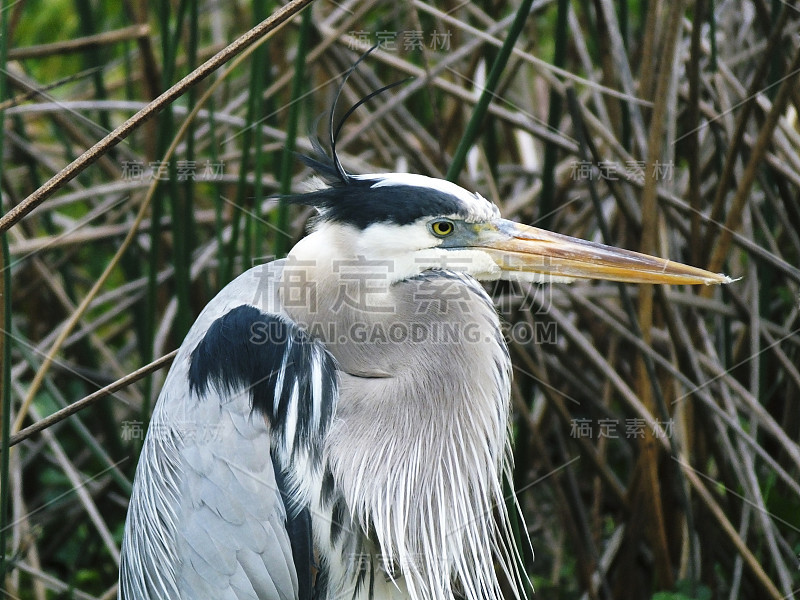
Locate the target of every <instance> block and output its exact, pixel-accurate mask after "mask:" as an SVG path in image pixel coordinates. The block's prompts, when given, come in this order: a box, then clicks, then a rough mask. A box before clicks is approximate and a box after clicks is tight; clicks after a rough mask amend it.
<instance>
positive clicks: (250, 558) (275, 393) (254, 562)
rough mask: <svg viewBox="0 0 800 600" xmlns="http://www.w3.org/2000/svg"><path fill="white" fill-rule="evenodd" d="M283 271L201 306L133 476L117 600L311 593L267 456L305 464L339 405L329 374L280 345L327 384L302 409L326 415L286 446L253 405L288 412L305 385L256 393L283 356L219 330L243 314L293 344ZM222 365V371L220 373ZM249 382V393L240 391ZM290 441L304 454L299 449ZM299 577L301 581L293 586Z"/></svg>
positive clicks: (287, 597) (321, 361)
mask: <svg viewBox="0 0 800 600" xmlns="http://www.w3.org/2000/svg"><path fill="white" fill-rule="evenodd" d="M281 270H282V266H281V264H280V262H279V263H271V264H269V265H262V266H260V267H256V268H255V269H251V270H250V271H248V272H247V273H245V274H243V275H242V276H240V277H238V278H237V279H236V280H234V281H233V282H232V283H231V284H230V285H229V286H227V287H226V288H225V289H224V290H223V291H222V292H220V294H219V295H218V296H217V297H216V298H214V300H212V301H211V302H210V303H209V304H208V306H207V307H206V308H205V309H204V311H203V313H202V314H201V315H200V317H199V318H198V320H197V322H196V323H195V325H194V326H193V327H192V329H191V331H190V332H189V334H188V335H187V337H186V339H185V340H184V343H183V345H182V346H181V349H180V351H179V353H178V356H177V357H176V359H175V363H174V364H173V366H172V368H171V369H170V372H169V374H168V376H167V379H166V381H165V383H164V387H163V389H162V392H161V395H160V397H159V400H158V403H157V404H156V408H155V410H154V413H153V417H152V420H151V424H150V428H149V431H148V434H147V438H146V440H145V444H144V447H143V449H142V455H141V457H140V461H139V465H138V467H137V475H136V480H135V482H134V490H133V495H132V497H131V503H130V506H129V510H128V519H127V521H126V528H125V537H124V540H123V552H122V560H121V566H120V586H119V597H120V598H121V599H125V600H155V599H158V600H162V599H165V598H169V599H172V598H183V599H185V600H206V599H207V600H244V599H248V600H298V598H300V596H301V595H302V597H303V598H306V597H310V592H308V591H304V590H308V585H309V584H308V583H307V581H308V580H307V578H308V577H310V565H308V564H307V563H308V561H307V559H306V560H305V561H304V563H303V564H301V565H299V566H296V565H295V560H296V557H294V556H293V546H292V539H291V538H290V534H289V532H288V531H287V518H288V517H287V507H286V506H285V505H284V498H283V496H282V493H281V490H280V489H279V485H278V483H277V482H276V473H275V466H274V463H273V460H274V454H273V453H274V452H275V451H276V450H275V448H276V443H277V444H278V445H279V447H280V449H281V450H278V452H279V454H280V455H281V457H282V459H283V462H282V463H281V464H282V465H283V467H284V468H287V462H286V460H289V459H290V458H291V457H292V456H294V455H295V452H300V453H301V454H303V453H308V452H311V450H309V448H311V449H313V444H312V442H311V441H309V440H317V439H319V437H320V435H321V434H324V431H325V429H324V428H327V425H328V422H329V420H330V417H331V415H332V412H333V404H334V402H335V395H336V383H335V375H333V373H334V365H333V362H332V359H331V358H330V357H329V355H328V354H327V352H326V351H325V349H324V348H322V347H321V346H319V345H315V344H305V345H303V344H297V343H295V342H296V341H297V339H299V338H296V337H293V338H292V340H293V343H291V344H289V343H287V344H286V349H285V350H284V351H285V352H289V351H290V350H289V347H290V346H291V347H292V350H291V351H292V352H294V353H296V354H293V355H292V356H293V357H299V358H302V359H304V360H309V359H313V361H311V362H313V364H314V368H315V369H316V368H323V367H324V369H325V373H324V375H325V377H326V379H325V381H326V382H327V383H326V388H325V389H326V392H325V395H326V398H325V402H322V401H321V399H319V398H316V397H314V398H308V399H307V400H311V401H312V405H313V406H315V407H319V406H322V407H324V409H325V412H324V414H322V415H320V414H314V413H310V414H309V415H308V417H307V418H308V422H313V423H315V424H317V425H315V427H316V428H317V429H316V430H314V431H312V429H311V428H310V426H306V427H305V428H303V429H298V430H297V433H296V434H295V435H294V436H292V437H291V438H290V437H289V436H287V435H286V434H284V433H283V430H282V429H281V428H278V429H273V428H272V427H279V425H275V422H274V419H275V415H272V414H268V411H267V410H266V409H265V408H264V407H265V406H267V403H265V402H264V401H263V399H262V402H261V404H260V405H258V406H256V405H255V402H256V400H257V398H256V397H255V396H256V392H258V393H261V394H266V395H267V396H268V397H269V398H270V399H271V398H273V397H274V398H275V399H276V403H277V402H278V399H280V401H281V402H289V401H290V398H289V395H290V394H289V393H288V392H287V391H286V390H287V389H291V388H287V386H296V385H298V381H299V380H300V379H298V378H301V377H302V374H299V373H298V374H295V376H294V378H292V377H287V378H286V381H285V382H283V383H281V384H278V383H277V382H276V381H275V380H274V378H273V379H270V380H269V381H268V384H269V385H267V386H266V387H267V388H269V386H270V385H272V386H273V387H272V389H264V388H265V385H264V383H263V382H264V379H265V377H266V376H267V375H269V374H271V373H272V372H273V371H274V370H275V369H276V368H277V366H275V365H273V364H272V363H274V362H275V361H276V360H278V359H279V357H280V356H281V352H282V350H281V346H280V344H277V345H276V344H275V343H271V344H269V345H265V346H263V349H262V348H249V347H248V348H243V347H242V337H243V334H244V335H245V337H246V333H247V331H246V330H242V329H241V323H239V325H240V330H236V331H230V330H229V329H228V330H226V323H225V322H224V317H225V316H226V315H231V314H234V315H236V314H240V315H241V314H244V313H243V312H242V311H241V308H242V307H243V306H249V307H251V309H252V308H256V309H258V311H260V312H261V314H262V315H263V316H264V317H266V318H270V319H273V320H279V321H280V322H281V323H283V324H284V326H285V327H286V328H288V329H290V330H291V331H290V333H292V334H294V333H295V332H294V329H295V328H296V325H294V324H293V323H291V322H290V321H289V320H288V319H287V318H286V315H285V314H284V313H283V311H282V309H281V305H280V301H279V299H278V294H277V291H276V286H275V282H276V281H278V280H279V278H280V274H281ZM237 311H238V312H237ZM245 312H246V313H247V314H250V313H251V312H252V310H250V312H247V311H245ZM240 320H241V319H240ZM233 322H234V324H235V323H236V321H235V318H234V319H233ZM214 327H216V329H215V330H214V331H216V332H217V333H218V334H220V335H219V336H218V337H217V338H216V339H217V341H216V342H215V343H216V344H217V345H218V347H213V348H211V349H210V350H209V353H208V356H206V357H205V358H204V360H206V363H204V366H203V369H201V370H204V372H203V377H205V379H202V378H200V379H202V381H201V383H202V384H203V385H199V384H197V381H199V380H200V379H198V377H197V373H193V372H192V369H193V368H195V367H196V366H197V365H193V359H194V358H195V354H196V352H195V351H196V350H197V349H198V348H199V346H200V345H201V344H202V343H203V342H204V341H205V340H206V339H207V337H208V334H209V331H210V330H212V329H213V328H214ZM229 339H230V343H229ZM226 344H228V345H227V346H226ZM225 352H227V354H226V355H225V356H220V354H224V353H225ZM241 352H245V353H246V354H247V353H250V354H249V357H250V360H251V363H250V365H251V371H258V373H249V372H243V371H242V369H241V368H240V362H239V360H238V359H239V358H240V356H241V354H240V353H241ZM303 353H305V354H303ZM254 354H256V356H255V357H254ZM262 355H263V356H262ZM264 356H266V357H267V358H264ZM218 358H219V359H220V360H222V361H227V362H224V364H222V366H220V365H218V364H216V361H217V359H218ZM299 358H298V359H299ZM278 366H279V365H278ZM215 369H216V370H215ZM225 369H228V371H227V372H226V371H225ZM237 369H238V370H237ZM262 372H263V375H261V374H260V373H262ZM317 375H320V374H317ZM250 376H252V381H247V380H243V379H242V378H243V377H244V378H245V379H247V377H250ZM256 376H258V380H256ZM193 377H194V378H193ZM215 377H216V378H217V379H216V380H215V381H212V379H213V378H215ZM226 377H227V378H228V379H225V378H226ZM220 381H222V383H221V384H220V383H219V382H220ZM209 382H211V383H209ZM240 384H241V385H240ZM279 385H280V386H282V388H283V391H282V390H281V389H278V387H279ZM190 390H191V393H190ZM306 392H308V390H306ZM269 404H270V405H271V401H270V403H269ZM295 404H296V403H295ZM276 405H277V404H276ZM281 407H282V411H283V412H282V413H281V414H286V412H285V409H286V406H285V405H281ZM254 408H255V409H257V410H254ZM290 408H293V409H297V406H294V407H290ZM271 423H272V427H271ZM319 423H321V425H319ZM276 432H279V433H280V435H281V436H282V437H281V438H277V442H276V439H273V438H274V437H275V436H276V435H278V433H276ZM298 440H299V441H300V442H302V448H301V447H299V446H297V443H296V442H297V441H298ZM298 448H299V449H298ZM284 449H285V450H284ZM303 455H304V456H306V457H308V456H309V455H308V454H303ZM304 460H307V458H306V459H304ZM284 491H285V490H284ZM293 510H295V508H294V507H293ZM307 533H308V532H307ZM308 535H309V536H310V533H308ZM298 568H303V570H304V573H303V575H302V577H303V580H302V581H300V582H299V581H298V572H297V569H298ZM307 570H308V571H309V573H305V571H307Z"/></svg>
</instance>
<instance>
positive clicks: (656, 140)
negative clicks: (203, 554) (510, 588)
mask: <svg viewBox="0 0 800 600" xmlns="http://www.w3.org/2000/svg"><path fill="white" fill-rule="evenodd" d="M2 5H3V10H2V13H0V14H2V19H3V21H2V24H3V25H2V27H3V30H2V42H0V60H1V61H2V62H3V63H4V69H3V71H2V76H0V93H1V94H2V95H1V96H0V101H1V102H2V105H0V107H2V123H3V127H2V158H3V160H2V172H1V173H0V184H1V185H2V203H3V212H6V211H8V210H10V209H11V208H12V207H14V206H17V205H19V204H20V203H21V202H23V201H24V199H25V198H26V197H28V196H29V195H30V194H31V193H33V192H34V191H35V190H36V189H37V188H39V187H40V186H42V185H43V184H44V183H45V182H47V181H48V180H49V179H50V178H51V177H52V176H54V175H55V174H56V173H58V171H59V170H61V169H62V168H63V167H64V166H65V165H67V164H69V163H70V161H72V160H74V159H75V158H76V157H79V156H80V155H81V154H82V153H83V152H84V151H85V150H86V149H87V148H89V147H90V146H91V145H92V144H94V143H95V142H96V141H97V140H99V139H101V138H102V137H104V136H105V135H106V134H107V133H108V132H109V131H110V130H112V129H113V128H114V127H116V126H117V125H119V124H121V123H122V122H123V121H124V120H125V119H127V118H129V117H131V115H133V114H134V113H136V111H138V110H140V109H142V108H144V107H145V106H146V105H147V104H148V103H149V102H151V101H152V100H153V99H154V98H156V97H157V96H158V95H159V94H160V93H161V92H162V91H163V90H165V89H167V88H168V87H169V86H171V85H173V84H174V83H175V82H177V81H178V80H180V78H181V77H183V76H184V75H186V74H187V73H190V72H191V71H192V70H193V69H195V68H196V67H197V66H198V65H200V64H202V63H203V62H204V61H205V60H207V59H208V58H209V57H211V56H212V55H213V54H214V53H215V52H217V51H219V50H220V49H222V48H223V47H224V46H226V45H227V44H229V43H230V42H231V41H233V40H235V39H236V38H237V37H238V36H240V35H241V34H243V33H245V32H246V31H247V30H248V29H249V28H250V27H252V26H253V25H255V24H257V23H259V22H260V21H262V20H263V19H265V18H266V17H267V16H269V15H270V14H272V13H273V12H274V11H275V10H277V8H278V7H279V4H277V3H275V2H267V1H266V0H252V2H244V1H229V2H211V1H204V0H180V1H178V0H173V1H171V0H153V1H152V2H142V1H139V0H123V1H122V2H116V1H114V2H112V1H109V0H19V1H17V2H3V3H2ZM517 15H520V16H521V17H520V20H518V22H519V23H521V24H522V25H523V27H522V28H521V30H520V31H519V32H518V33H517V32H513V33H512V31H513V22H514V20H515V17H516V16H517ZM522 18H524V20H522ZM799 27H800V12H798V9H797V7H796V5H795V4H794V3H792V2H783V1H776V0H772V1H768V0H753V1H728V0H717V1H716V2H712V1H710V0H694V1H691V2H686V1H682V0H673V1H669V2H667V1H665V0H650V1H649V2H645V1H638V0H594V1H589V0H580V1H578V0H576V1H572V2H569V1H566V0H535V1H533V2H529V1H528V0H525V1H519V0H510V1H509V0H497V1H494V0H481V1H479V2H475V3H472V2H460V1H457V0H438V1H436V2H429V1H423V0H409V1H407V2H384V1H379V0H366V1H361V0H358V1H355V0H343V1H341V2H339V1H337V2H333V1H331V0H317V1H316V2H314V3H313V4H312V5H311V6H310V7H309V8H307V9H306V10H305V12H304V13H302V15H301V16H297V17H295V18H294V19H292V20H290V21H289V22H288V23H287V24H286V26H284V27H282V28H280V29H279V30H276V31H275V32H274V33H273V34H272V35H271V36H269V38H268V39H266V41H264V43H262V44H260V45H258V46H257V47H256V48H255V50H254V51H252V53H249V54H247V55H246V56H242V57H241V58H236V59H234V60H231V61H229V62H228V63H227V64H226V65H224V66H223V68H222V69H220V70H218V71H216V72H215V73H214V74H212V75H211V76H210V77H208V78H207V79H205V80H203V81H202V82H201V83H200V84H199V85H196V86H194V87H192V88H189V89H185V90H184V92H183V93H182V94H181V95H180V97H179V98H178V99H177V100H175V101H174V102H172V103H171V104H170V105H169V106H168V107H167V108H166V109H165V110H163V111H161V112H160V113H159V114H158V115H157V116H156V117H155V118H153V119H151V120H149V121H147V122H146V123H144V124H143V125H141V126H140V127H138V128H137V129H136V130H135V131H134V132H133V133H132V134H131V135H129V136H128V137H126V138H125V139H124V140H122V141H121V143H119V144H118V145H116V146H115V147H114V148H113V149H110V150H108V151H106V152H104V153H103V154H102V155H101V156H99V158H98V159H97V161H96V162H95V163H94V164H93V165H91V166H90V167H89V168H87V169H85V170H84V171H83V172H81V173H80V174H79V175H78V176H77V177H76V178H75V179H73V180H72V181H70V182H69V183H67V184H66V185H63V186H60V188H59V189H58V190H57V192H56V193H54V194H52V195H50V196H49V198H48V199H47V200H46V201H45V202H44V203H42V204H41V205H40V206H39V207H38V208H37V209H36V210H34V211H33V212H31V213H30V214H29V215H27V216H26V217H25V218H21V219H17V220H15V223H14V225H13V227H11V228H10V229H9V230H8V232H7V233H6V234H5V238H4V240H5V241H4V245H5V248H6V250H7V251H6V253H5V254H4V260H3V268H2V271H1V272H2V276H3V282H2V284H3V286H4V291H3V298H4V299H5V303H4V305H3V317H4V323H5V324H4V326H3V331H4V332H5V336H4V337H3V344H4V346H3V347H4V352H5V357H6V358H5V362H4V364H5V365H6V367H7V368H6V369H5V370H4V376H3V381H2V389H3V394H4V404H3V421H4V424H5V425H6V431H5V432H4V436H3V442H2V448H0V450H1V451H2V459H3V460H2V466H3V469H2V471H3V473H2V474H3V478H2V490H1V493H2V500H3V504H2V510H0V550H2V551H3V563H2V566H3V569H4V574H3V579H4V583H3V586H2V590H3V591H2V595H3V597H8V598H24V599H29V598H35V599H44V598H81V599H84V598H86V599H88V598H113V597H115V596H116V573H117V565H118V559H119V547H120V541H121V535H122V529H123V523H124V519H125V513H126V505H127V499H128V496H129V493H130V489H131V480H132V477H133V473H134V469H135V466H136V462H137V457H138V452H139V448H140V446H141V443H142V439H143V433H144V431H145V430H146V427H147V422H148V418H149V414H150V411H151V409H152V406H153V402H154V399H155V397H156V396H157V394H158V390H159V386H160V383H161V381H163V377H164V374H165V370H164V369H161V370H159V371H157V372H155V373H152V374H151V375H148V376H146V377H144V378H142V379H139V380H138V381H136V382H134V383H130V384H128V385H120V386H118V387H119V388H120V389H118V390H117V391H115V392H114V393H113V394H111V395H108V396H106V397H104V398H102V399H100V400H98V401H97V402H95V403H93V404H91V405H90V406H89V407H88V408H86V409H84V410H82V411H81V412H79V413H78V414H76V415H74V416H71V417H69V418H68V419H66V420H63V421H60V422H58V423H57V424H53V425H52V426H48V427H46V428H44V430H43V431H41V432H38V433H35V434H33V435H30V436H29V437H26V438H25V439H24V440H22V441H20V440H19V438H14V440H13V441H14V442H19V443H17V444H16V445H15V446H14V447H13V448H9V443H10V438H9V435H10V434H13V433H17V432H18V431H19V430H20V429H22V428H24V427H26V426H29V425H31V424H32V423H34V422H38V421H40V420H41V419H43V418H45V417H46V416H48V415H50V414H52V413H54V412H55V411H57V410H59V409H60V408H62V407H64V406H66V405H68V404H72V403H74V402H76V401H78V400H79V399H81V398H83V397H85V396H87V395H89V394H91V393H93V392H95V391H96V390H98V389H99V388H101V387H103V386H106V385H108V384H111V383H113V382H115V381H117V380H119V379H121V378H124V377H126V376H127V375H128V374H130V373H132V372H134V371H135V370H137V369H139V368H141V367H142V366H144V365H147V364H148V363H150V362H151V361H153V360H155V359H158V358H159V357H161V356H163V355H165V354H167V353H168V352H170V351H171V350H173V349H174V348H176V347H177V346H178V345H179V344H180V342H181V340H182V338H183V336H184V334H185V333H186V331H187V329H188V327H189V326H190V325H191V323H192V321H193V320H194V317H195V316H196V315H197V313H198V312H199V310H200V309H201V308H202V307H203V305H204V304H205V303H206V302H207V301H208V300H209V299H210V298H211V297H212V296H213V295H214V294H215V292H216V291H218V290H219V289H220V288H221V287H222V286H223V285H224V284H225V283H226V282H228V281H229V280H230V279H232V278H233V277H235V276H236V275H237V274H239V273H240V272H242V271H243V270H244V269H246V268H247V267H249V266H251V265H252V264H254V263H256V262H260V261H263V260H267V259H268V258H269V257H272V256H281V255H283V254H284V253H285V252H286V250H287V248H289V247H290V246H291V244H292V243H294V242H295V241H296V240H298V239H299V238H300V237H301V236H302V235H303V233H304V227H305V223H306V221H307V219H308V217H309V212H308V211H307V210H303V209H300V208H292V209H290V210H287V209H286V208H285V207H283V206H281V204H280V203H279V202H278V201H277V200H276V199H275V198H276V195H277V194H282V193H289V192H295V191H300V190H302V189H303V184H304V182H305V181H306V180H307V179H308V178H309V176H310V175H311V174H310V172H309V171H308V170H307V169H305V168H304V167H303V165H302V163H300V162H299V161H298V160H296V157H295V156H294V154H293V151H295V150H296V151H298V152H301V153H302V152H309V151H310V144H309V142H308V138H307V135H306V134H307V133H308V132H309V131H318V132H319V133H320V135H321V137H322V138H323V139H326V136H327V119H326V118H323V119H322V120H321V121H320V120H318V118H319V117H320V115H325V114H326V111H328V110H329V108H330V106H331V103H332V98H333V95H334V93H335V90H336V87H337V85H338V83H339V82H340V81H341V78H342V76H343V74H344V73H345V72H346V71H347V69H348V68H349V67H350V66H351V65H352V64H353V63H354V61H355V60H356V59H357V57H358V56H359V55H360V54H361V53H363V52H364V51H365V50H366V49H367V48H368V47H370V46H372V45H375V44H377V45H378V48H377V49H376V50H375V51H374V52H373V53H372V54H371V55H370V57H369V58H368V59H367V60H365V61H364V62H363V63H362V64H361V66H360V67H359V69H358V71H357V72H356V73H355V74H354V75H353V76H352V77H351V78H350V80H349V82H348V84H347V85H346V86H345V88H344V91H343V96H342V100H341V102H340V106H339V108H340V112H344V110H346V108H347V107H348V106H350V105H352V104H353V103H355V102H356V101H357V100H358V99H360V98H362V97H364V96H366V95H367V94H369V93H370V92H372V91H374V90H376V89H378V88H379V87H381V86H383V85H386V84H388V83H392V82H394V81H398V80H400V79H403V78H406V77H409V76H410V77H413V79H411V80H410V81H409V82H407V83H405V84H403V85H401V86H398V87H395V88H392V89H391V90H390V91H387V92H385V93H383V94H382V95H380V96H379V97H377V98H375V99H373V100H371V101H370V102H369V103H367V104H366V105H365V106H363V107H361V108H360V109H359V110H358V111H357V112H356V113H355V114H354V115H353V116H352V117H351V118H350V119H349V120H348V122H347V124H346V126H345V127H344V129H343V131H342V134H341V136H340V140H339V142H338V151H339V153H340V155H341V157H342V160H343V162H344V164H345V166H346V167H347V168H348V169H349V170H351V171H352V172H356V173H358V172H376V171H382V170H390V171H412V172H417V173H423V174H427V175H432V176H437V177H444V176H445V174H447V173H448V172H449V173H450V175H451V176H452V177H453V178H454V179H456V180H457V181H458V182H459V183H461V184H462V185H464V186H465V187H467V188H469V189H475V190H480V192H481V193H482V194H483V195H484V196H486V197H487V198H490V199H492V200H493V201H495V202H496V203H497V204H498V205H499V206H500V207H501V209H502V211H503V213H504V215H505V216H507V217H509V218H513V219H517V220H520V221H522V222H526V223H532V224H536V225H538V226H542V227H548V228H551V229H554V230H556V231H559V232H562V233H567V234H570V235H574V236H580V237H584V238H587V239H593V240H597V241H606V242H608V243H613V244H615V245H620V246H624V247H627V248H631V249H636V250H644V251H647V252H650V253H654V254H658V255H661V256H665V257H669V258H672V259H675V260H679V261H682V262H687V263H691V264H694V265H697V266H701V267H704V268H709V269H711V270H714V271H721V272H726V273H728V274H730V275H731V276H733V277H740V278H741V280H740V281H738V282H736V283H734V284H731V285H729V286H725V287H722V288H704V289H696V288H693V289H690V288H688V287H673V288H668V289H667V288H662V287H659V288H651V287H647V286H640V287H637V286H617V285H614V284H607V283H576V284H572V285H569V286H567V285H553V286H550V287H538V286H530V287H521V286H517V285H508V284H504V285H497V286H491V289H492V292H493V294H494V295H495V297H496V298H497V302H498V308H499V310H500V311H501V313H502V315H503V317H504V319H505V321H506V323H507V334H508V339H509V343H510V347H511V352H512V357H513V359H514V362H515V380H514V397H513V400H514V408H515V420H514V434H515V443H516V446H515V448H516V449H515V454H516V475H515V477H516V479H515V482H514V486H515V488H516V493H517V498H518V501H519V503H520V505H521V507H522V512H523V514H524V516H525V520H526V524H527V528H528V532H529V535H530V537H531V540H532V545H533V548H534V549H535V553H536V558H535V560H533V557H531V556H530V555H529V554H530V553H527V554H526V562H527V564H526V568H527V570H528V572H529V574H530V576H531V578H532V580H533V582H534V584H535V588H536V592H537V597H541V598H548V599H549V598H570V599H572V598H592V599H595V598H619V599H631V600H641V599H647V598H658V599H662V600H663V599H667V598H670V599H688V598H696V599H705V598H720V599H722V598H726V599H727V598H731V599H734V598H758V599H763V598H771V599H775V600H777V599H779V598H790V597H794V595H793V594H795V593H796V591H797V590H798V589H800V529H798V528H800V483H798V481H800V476H799V475H800V446H798V442H797V441H798V439H800V437H799V436H798V433H799V431H798V430H799V429H800V411H798V401H800V370H798V364H800V360H798V355H800V335H798V328H799V327H800V320H799V319H798V308H799V304H798V299H799V295H798V285H799V284H800V270H798V268H797V265H798V263H799V262H800V198H799V194H800V131H799V130H798V123H797V113H798V110H800V87H799V86H798V85H797V75H798V69H799V68H800V43H799V42H798V40H799V39H800V38H798V33H799V32H800V29H799ZM509 36H511V37H509ZM505 40H510V41H509V44H511V43H512V42H513V52H512V53H511V54H510V56H508V59H507V60H504V56H503V53H502V52H501V46H502V45H503V42H504V41H505ZM509 47H510V46H509ZM498 57H499V59H498ZM495 64H496V65H497V68H496V69H494V70H493V69H492V67H493V65H495ZM492 73H494V75H496V76H492V75H491V74H492ZM482 93H483V94H484V97H485V98H486V100H488V103H487V104H486V105H485V106H486V112H485V114H483V113H481V103H480V102H479V100H480V98H481V95H482ZM476 107H478V108H477V109H476ZM476 114H477V115H478V116H477V117H475V115H476ZM473 117H474V118H473ZM471 121H472V122H473V125H474V127H473V128H472V131H474V133H475V134H476V136H475V137H474V139H467V141H466V142H464V143H463V144H461V147H462V150H463V152H461V151H459V150H458V148H459V145H460V143H461V141H462V139H463V136H464V133H465V132H466V131H470V126H469V124H470V122H471ZM462 156H463V159H462V158H461V157H462ZM165 362H166V361H165Z"/></svg>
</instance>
